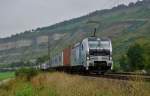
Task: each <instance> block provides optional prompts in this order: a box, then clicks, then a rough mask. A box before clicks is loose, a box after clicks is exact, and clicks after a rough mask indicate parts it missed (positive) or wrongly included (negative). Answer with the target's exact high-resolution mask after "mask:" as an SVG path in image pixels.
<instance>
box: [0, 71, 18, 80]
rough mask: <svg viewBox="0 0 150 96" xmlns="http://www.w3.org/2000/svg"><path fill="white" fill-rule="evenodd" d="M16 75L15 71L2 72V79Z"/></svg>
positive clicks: (0, 76)
mask: <svg viewBox="0 0 150 96" xmlns="http://www.w3.org/2000/svg"><path fill="white" fill-rule="evenodd" d="M13 77H15V74H14V72H0V81H1V80H5V79H8V78H13Z"/></svg>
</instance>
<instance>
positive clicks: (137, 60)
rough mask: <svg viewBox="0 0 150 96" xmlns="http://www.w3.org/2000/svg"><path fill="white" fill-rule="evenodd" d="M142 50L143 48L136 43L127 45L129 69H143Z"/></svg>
mask: <svg viewBox="0 0 150 96" xmlns="http://www.w3.org/2000/svg"><path fill="white" fill-rule="evenodd" d="M143 52H144V50H143V48H142V47H141V46H140V45H139V44H137V43H136V44H134V45H132V46H130V47H129V49H128V52H127V56H128V59H129V65H130V69H131V70H141V69H144V57H143Z"/></svg>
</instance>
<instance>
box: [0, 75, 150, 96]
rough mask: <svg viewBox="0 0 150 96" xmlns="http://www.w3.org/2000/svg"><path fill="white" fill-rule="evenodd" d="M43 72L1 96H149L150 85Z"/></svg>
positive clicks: (7, 86) (7, 88)
mask: <svg viewBox="0 0 150 96" xmlns="http://www.w3.org/2000/svg"><path fill="white" fill-rule="evenodd" d="M137 81H138V82H133V81H119V80H110V79H103V78H99V79H95V78H88V77H81V76H71V75H67V74H65V73H43V74H39V75H37V76H35V77H33V78H32V79H31V80H30V81H26V80H23V79H20V78H16V79H15V80H11V81H10V82H8V83H7V84H5V85H2V86H1V87H0V96H149V94H150V83H147V82H144V81H143V80H137Z"/></svg>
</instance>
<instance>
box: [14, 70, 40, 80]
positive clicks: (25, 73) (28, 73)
mask: <svg viewBox="0 0 150 96" xmlns="http://www.w3.org/2000/svg"><path fill="white" fill-rule="evenodd" d="M38 73H39V70H37V69H33V68H20V69H18V70H17V71H16V72H15V75H16V76H17V77H21V78H24V79H26V80H28V81H29V80H30V79H31V78H32V77H33V76H36V75H37V74H38Z"/></svg>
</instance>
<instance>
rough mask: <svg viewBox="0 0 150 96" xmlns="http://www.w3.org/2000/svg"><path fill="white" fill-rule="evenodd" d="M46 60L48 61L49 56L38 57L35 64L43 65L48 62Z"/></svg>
mask: <svg viewBox="0 0 150 96" xmlns="http://www.w3.org/2000/svg"><path fill="white" fill-rule="evenodd" d="M48 59H49V56H48V55H44V56H41V57H38V58H37V61H36V62H37V64H41V63H44V62H45V61H48Z"/></svg>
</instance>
